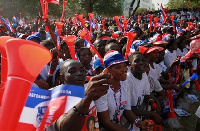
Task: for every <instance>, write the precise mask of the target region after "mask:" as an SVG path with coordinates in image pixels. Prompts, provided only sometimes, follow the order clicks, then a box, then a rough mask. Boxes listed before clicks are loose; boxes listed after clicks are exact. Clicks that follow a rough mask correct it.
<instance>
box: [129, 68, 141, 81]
mask: <svg viewBox="0 0 200 131" xmlns="http://www.w3.org/2000/svg"><path fill="white" fill-rule="evenodd" d="M131 73H132V74H133V76H134V77H135V78H137V79H139V80H141V79H142V73H138V72H135V71H133V70H131Z"/></svg>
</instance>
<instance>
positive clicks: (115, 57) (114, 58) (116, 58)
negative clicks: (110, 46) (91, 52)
mask: <svg viewBox="0 0 200 131" xmlns="http://www.w3.org/2000/svg"><path fill="white" fill-rule="evenodd" d="M127 61H128V60H126V59H125V58H124V57H123V56H122V54H120V53H119V52H118V51H114V50H111V51H108V52H107V53H106V54H105V56H104V59H103V63H104V65H105V67H106V68H108V67H110V66H111V65H115V64H120V63H125V62H127Z"/></svg>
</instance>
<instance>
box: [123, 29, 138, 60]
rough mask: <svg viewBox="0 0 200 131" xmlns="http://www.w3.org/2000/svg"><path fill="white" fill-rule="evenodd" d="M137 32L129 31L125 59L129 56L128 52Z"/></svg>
mask: <svg viewBox="0 0 200 131" xmlns="http://www.w3.org/2000/svg"><path fill="white" fill-rule="evenodd" d="M136 35H137V34H136V33H135V32H128V33H127V36H128V41H127V46H126V53H125V59H127V58H128V54H129V51H130V48H131V43H132V42H133V39H134V38H135V36H136Z"/></svg>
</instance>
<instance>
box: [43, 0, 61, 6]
mask: <svg viewBox="0 0 200 131" xmlns="http://www.w3.org/2000/svg"><path fill="white" fill-rule="evenodd" d="M45 1H46V2H48V3H52V4H57V5H59V4H60V3H59V0H45Z"/></svg>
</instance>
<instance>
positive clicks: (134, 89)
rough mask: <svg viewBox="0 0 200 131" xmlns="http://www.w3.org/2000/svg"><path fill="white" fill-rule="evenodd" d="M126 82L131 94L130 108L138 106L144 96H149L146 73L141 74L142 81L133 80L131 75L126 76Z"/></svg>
mask: <svg viewBox="0 0 200 131" xmlns="http://www.w3.org/2000/svg"><path fill="white" fill-rule="evenodd" d="M127 81H128V84H129V88H130V93H131V106H140V105H142V103H143V100H144V96H145V95H150V84H149V80H148V77H147V74H146V73H143V74H142V79H141V80H139V79H137V78H135V77H134V76H133V75H132V73H130V72H129V73H128V74H127Z"/></svg>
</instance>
